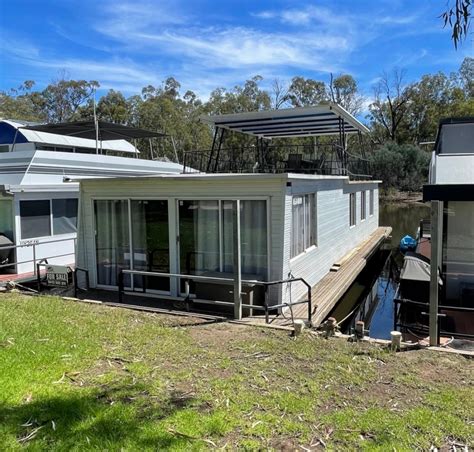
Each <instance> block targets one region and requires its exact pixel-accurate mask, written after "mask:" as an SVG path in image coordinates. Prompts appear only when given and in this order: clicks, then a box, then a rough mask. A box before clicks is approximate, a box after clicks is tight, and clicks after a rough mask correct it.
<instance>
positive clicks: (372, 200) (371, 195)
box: [369, 190, 374, 216]
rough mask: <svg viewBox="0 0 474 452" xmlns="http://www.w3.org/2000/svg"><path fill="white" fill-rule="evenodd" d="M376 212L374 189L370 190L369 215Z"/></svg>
mask: <svg viewBox="0 0 474 452" xmlns="http://www.w3.org/2000/svg"><path fill="white" fill-rule="evenodd" d="M373 214H374V191H373V190H370V194H369V215H370V216H372V215H373Z"/></svg>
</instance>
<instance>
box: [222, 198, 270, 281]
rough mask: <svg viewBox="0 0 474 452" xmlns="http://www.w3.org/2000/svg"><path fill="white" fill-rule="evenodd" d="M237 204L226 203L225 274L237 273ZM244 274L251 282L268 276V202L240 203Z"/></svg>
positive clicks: (250, 201)
mask: <svg viewBox="0 0 474 452" xmlns="http://www.w3.org/2000/svg"><path fill="white" fill-rule="evenodd" d="M234 202H235V201H222V230H223V238H222V261H223V271H225V272H233V271H234V262H233V258H234V257H233V256H234V243H233V240H234V207H233V206H234ZM240 254H241V272H242V274H243V275H247V276H246V278H247V279H255V278H257V279H266V276H267V267H268V263H267V203H266V201H264V200H243V201H240Z"/></svg>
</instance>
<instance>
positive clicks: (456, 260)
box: [443, 201, 474, 307]
mask: <svg viewBox="0 0 474 452" xmlns="http://www.w3.org/2000/svg"><path fill="white" fill-rule="evenodd" d="M473 225H474V201H449V202H446V203H445V207H444V227H443V236H444V237H443V277H444V280H445V284H444V291H445V298H446V299H445V303H446V304H448V305H453V304H455V305H457V306H465V307H472V300H474V227H473Z"/></svg>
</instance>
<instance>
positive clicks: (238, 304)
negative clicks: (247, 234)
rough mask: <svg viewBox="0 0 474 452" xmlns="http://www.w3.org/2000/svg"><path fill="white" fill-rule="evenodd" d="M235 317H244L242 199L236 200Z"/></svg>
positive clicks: (237, 318) (239, 318)
mask: <svg viewBox="0 0 474 452" xmlns="http://www.w3.org/2000/svg"><path fill="white" fill-rule="evenodd" d="M233 204H234V206H233V207H234V209H233V210H234V225H233V226H234V246H233V248H234V250H233V251H234V317H235V319H236V320H241V319H242V274H241V270H240V261H241V256H240V201H239V200H237V201H234V202H233Z"/></svg>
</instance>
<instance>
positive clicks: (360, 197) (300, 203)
mask: <svg viewBox="0 0 474 452" xmlns="http://www.w3.org/2000/svg"><path fill="white" fill-rule="evenodd" d="M202 121H204V122H205V123H207V124H209V126H210V127H212V128H213V129H214V131H215V133H214V140H213V146H212V149H210V150H208V151H196V152H190V153H188V154H186V155H185V163H184V166H185V167H184V173H183V174H159V175H152V176H146V177H141V178H129V177H120V178H114V179H84V180H81V181H80V198H81V206H80V215H79V217H80V221H79V235H78V256H77V258H78V262H79V265H80V266H81V267H83V268H86V269H87V270H88V271H89V274H90V285H91V287H96V288H101V289H111V290H117V288H118V289H119V290H120V292H121V293H122V292H126V293H127V294H139V295H145V296H154V297H157V298H159V299H160V301H165V303H166V301H167V300H181V301H182V302H185V303H186V305H189V304H193V305H195V306H197V305H198V304H200V303H202V304H206V305H212V306H213V308H212V309H213V310H222V311H229V312H228V313H229V314H230V315H232V316H234V317H235V318H239V319H240V318H241V317H242V315H244V316H245V315H246V314H252V312H253V313H255V312H257V313H258V312H259V313H261V314H262V313H263V312H262V310H265V311H268V309H269V306H270V307H274V308H275V309H277V308H278V309H280V310H281V308H284V307H287V306H289V307H291V306H295V305H298V304H303V303H306V304H310V303H311V300H310V298H311V297H310V296H309V295H308V288H309V289H311V288H312V287H313V286H315V285H316V284H317V283H318V282H319V281H320V280H321V279H322V278H323V277H324V276H325V275H327V274H328V272H330V270H331V268H332V267H333V266H334V264H335V263H337V262H339V261H340V260H341V259H343V258H344V256H347V255H349V254H350V253H351V252H353V251H354V250H355V249H357V248H358V247H359V246H360V245H361V244H363V243H366V241H367V240H368V239H369V238H370V237H372V236H374V234H375V235H376V234H381V232H380V229H382V228H379V224H378V212H379V210H378V205H379V202H378V201H379V192H378V186H379V181H375V180H372V178H371V177H370V172H369V168H368V162H367V160H365V159H364V158H362V157H361V156H359V155H357V156H356V155H355V154H354V153H352V152H349V150H348V145H347V143H348V137H350V136H351V135H352V137H353V138H357V135H360V134H364V133H366V132H367V129H366V127H365V126H364V125H363V124H361V123H360V122H359V121H358V120H357V119H356V118H354V117H353V116H352V115H350V114H349V113H348V112H347V111H345V110H344V109H342V108H341V107H339V106H338V105H335V104H325V105H320V106H316V107H310V108H295V109H284V110H275V111H272V110H271V111H259V112H249V113H237V114H228V115H218V116H210V117H203V118H202ZM228 137H231V138H232V140H229V141H232V142H233V143H234V144H235V143H236V140H237V139H238V138H242V137H243V138H244V140H246V143H247V144H248V142H249V141H250V140H254V144H251V145H250V146H247V147H242V146H235V145H234V146H232V147H226V138H228ZM295 138H297V139H299V143H298V144H295V143H294V141H295V140H294V139H295ZM303 139H304V140H303ZM336 301H337V300H336ZM188 307H189V306H188ZM313 308H314V307H313ZM308 317H311V310H310V309H309V310H308Z"/></svg>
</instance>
